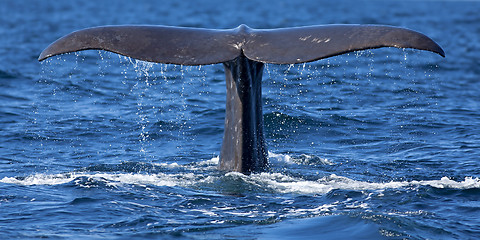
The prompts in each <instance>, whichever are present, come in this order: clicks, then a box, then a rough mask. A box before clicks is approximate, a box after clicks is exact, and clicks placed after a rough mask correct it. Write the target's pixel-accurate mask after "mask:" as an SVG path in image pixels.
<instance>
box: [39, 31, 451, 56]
mask: <svg viewBox="0 0 480 240" xmlns="http://www.w3.org/2000/svg"><path fill="white" fill-rule="evenodd" d="M380 47H397V48H415V49H420V50H427V51H432V52H435V53H438V54H440V55H441V56H443V57H444V56H445V53H444V51H443V50H442V48H441V47H440V46H439V45H438V44H437V43H435V42H434V41H433V40H432V39H430V38H429V37H427V36H425V35H423V34H421V33H419V32H415V31H412V30H409V29H405V28H398V27H390V26H378V25H321V26H308V27H295V28H280V29H272V30H261V29H252V28H249V27H247V26H246V25H240V26H239V27H237V28H234V29H227V30H213V29H199V28H184V27H168V26H104V27H95V28H88V29H84V30H80V31H76V32H73V33H70V34H68V35H66V36H64V37H62V38H60V39H58V40H57V41H55V42H53V43H52V44H51V45H50V46H48V47H47V48H46V49H45V50H44V51H43V52H42V53H41V54H40V57H39V58H38V60H39V61H42V60H44V59H46V58H48V57H52V56H55V55H59V54H63V53H69V52H75V51H81V50H88V49H98V50H106V51H111V52H114V53H118V54H121V55H125V56H128V57H132V58H135V59H139V60H143V61H149V62H157V63H171V64H181V65H206V64H215V63H223V62H227V61H231V60H233V59H235V58H237V57H238V56H240V55H241V54H242V53H243V55H245V56H246V57H247V58H248V59H251V60H254V61H257V62H263V63H275V64H294V63H304V62H311V61H315V60H319V59H322V58H327V57H331V56H335V55H340V54H343V53H347V52H352V51H358V50H363V49H372V48H380Z"/></svg>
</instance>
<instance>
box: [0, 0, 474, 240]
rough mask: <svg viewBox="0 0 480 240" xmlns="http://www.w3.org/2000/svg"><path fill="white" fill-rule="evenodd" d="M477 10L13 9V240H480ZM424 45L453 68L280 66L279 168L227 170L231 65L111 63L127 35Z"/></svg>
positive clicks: (276, 94)
mask: <svg viewBox="0 0 480 240" xmlns="http://www.w3.org/2000/svg"><path fill="white" fill-rule="evenodd" d="M479 12H480V2H476V1H358V0H355V1H342V0H337V1H329V2H321V1H313V0H312V1H291V0H290V1H284V0H282V1H275V2H274V3H272V2H268V1H225V0H218V1H204V2H202V3H196V2H193V1H192V2H190V1H104V0H97V1H33V0H32V1H16V0H10V1H8V0H7V1H2V4H1V5H0V36H1V37H0V62H1V64H0V239H12V238H20V239H33V238H51V239H80V238H82V239H85V238H86V239H131V238H135V239H147V238H154V239H174V238H179V239H226V238H230V239H322V238H323V239H478V238H480V217H479V216H480V215H479V214H480V162H479V160H480V159H479V156H480V137H479V136H480V135H479V133H480V113H479V110H480V81H479V80H480V67H479V66H480V55H479V54H478V53H479V52H480V24H479V23H480V14H478V13H479ZM241 23H245V24H247V25H249V26H250V27H253V28H278V27H291V26H303V25H317V24H331V23H373V24H387V25H395V26H402V27H407V28H411V29H414V30H417V31H420V32H422V33H424V34H426V35H428V36H430V37H431V38H433V39H434V40H435V41H437V42H438V43H439V44H440V45H441V46H442V47H443V48H444V50H445V52H446V54H447V57H446V58H442V57H440V56H438V55H436V54H433V53H430V52H424V51H415V50H408V49H406V50H404V49H390V48H389V49H376V50H371V51H361V52H357V53H351V54H348V55H343V56H338V57H334V58H330V59H324V60H321V61H317V62H313V63H309V64H300V65H280V66H277V65H267V66H266V69H265V73H264V80H263V101H264V104H265V106H264V120H265V127H266V129H265V131H266V139H267V144H268V150H269V160H270V162H271V170H270V171H268V172H265V173H258V174H252V175H249V176H246V175H242V174H239V173H225V172H220V171H218V170H217V169H216V164H217V163H218V155H219V150H220V146H221V141H222V136H223V124H224V123H223V121H224V108H225V82H224V75H223V67H222V66H221V65H210V66H202V67H186V66H175V65H162V64H150V63H146V62H141V61H136V60H135V59H129V58H125V57H120V56H118V55H116V54H112V53H107V52H103V51H85V52H80V53H77V54H66V55H62V56H59V57H54V58H52V59H49V60H47V61H45V62H42V63H39V62H37V60H36V59H37V57H38V55H39V54H40V52H41V51H42V50H43V49H44V48H45V47H46V46H47V45H48V44H50V43H51V42H52V41H54V40H56V39H57V38H59V37H61V36H63V35H65V34H68V33H70V32H72V31H74V30H78V29H82V28H86V27H92V26H98V25H117V24H162V25H173V26H193V27H205V28H233V27H236V26H238V25H239V24H241Z"/></svg>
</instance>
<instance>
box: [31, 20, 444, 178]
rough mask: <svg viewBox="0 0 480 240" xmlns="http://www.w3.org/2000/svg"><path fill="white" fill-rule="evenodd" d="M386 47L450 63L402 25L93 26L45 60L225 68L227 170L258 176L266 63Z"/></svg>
mask: <svg viewBox="0 0 480 240" xmlns="http://www.w3.org/2000/svg"><path fill="white" fill-rule="evenodd" d="M380 47H397V48H415V49H420V50H426V51H431V52H434V53H437V54H439V55H441V56H443V57H445V53H444V51H443V49H442V48H441V47H440V46H439V45H438V44H437V43H435V42H434V41H433V40H432V39H430V38H429V37H427V36H425V35H423V34H421V33H418V32H415V31H412V30H408V29H404V28H398V27H390V26H377V25H325V26H310V27H296V28H281V29H273V30H259V29H252V28H249V27H247V26H246V25H240V26H239V27H237V28H234V29H227V30H212V29H197V28H182V27H167V26H105V27H95V28H89V29H84V30H80V31H77V32H73V33H71V34H68V35H66V36H64V37H62V38H60V39H58V40H57V41H55V42H53V43H52V44H51V45H50V46H48V47H47V48H46V49H45V50H44V51H43V52H42V53H41V54H40V57H39V58H38V60H39V61H42V60H44V59H46V58H48V57H52V56H55V55H59V54H62V53H68V52H75V51H81V50H88V49H98V50H106V51H111V52H114V53H118V54H121V55H125V56H128V57H132V58H135V59H139V60H143V61H149V62H157V63H170V64H181V65H206V64H215V63H223V65H224V68H225V76H226V81H227V104H226V114H225V130H224V136H223V143H222V149H221V153H220V163H219V168H220V169H222V170H227V171H237V172H242V173H250V172H253V171H263V170H265V169H267V168H268V161H267V150H266V144H265V139H264V134H263V117H262V116H263V115H262V102H261V92H262V91H261V80H262V72H263V66H264V63H274V64H295V63H304V62H311V61H315V60H319V59H322V58H327V57H331V56H335V55H340V54H343V53H348V52H352V51H357V50H363V49H372V48H380Z"/></svg>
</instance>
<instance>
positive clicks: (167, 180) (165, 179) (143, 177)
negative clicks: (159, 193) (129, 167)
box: [0, 172, 196, 186]
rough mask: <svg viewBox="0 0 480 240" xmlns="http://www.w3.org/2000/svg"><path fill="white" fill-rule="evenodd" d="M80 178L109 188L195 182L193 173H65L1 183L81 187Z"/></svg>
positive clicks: (11, 179) (12, 178) (6, 180)
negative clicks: (70, 184) (127, 185)
mask: <svg viewBox="0 0 480 240" xmlns="http://www.w3.org/2000/svg"><path fill="white" fill-rule="evenodd" d="M82 177H86V178H88V180H96V181H99V182H104V183H106V184H107V185H109V186H117V185H121V184H132V185H140V186H145V185H154V186H189V185H192V184H194V183H195V182H196V179H195V178H196V176H195V175H194V174H193V173H186V174H170V175H168V174H164V173H158V174H139V173H114V174H112V173H77V172H75V173H65V174H52V175H48V174H41V173H39V174H35V175H32V176H28V177H26V178H15V177H4V178H3V179H1V180H0V182H1V183H10V184H16V185H26V186H30V185H59V184H65V183H68V182H75V183H76V184H78V185H82V183H81V182H82V180H81V178H82ZM84 186H86V185H84Z"/></svg>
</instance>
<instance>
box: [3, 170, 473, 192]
mask: <svg viewBox="0 0 480 240" xmlns="http://www.w3.org/2000/svg"><path fill="white" fill-rule="evenodd" d="M223 177H228V178H229V179H230V180H229V181H237V180H239V181H244V182H246V183H247V184H251V185H255V187H260V188H263V189H265V190H267V191H274V192H279V193H296V194H326V193H328V192H330V191H332V190H335V189H342V190H355V191H376V190H384V189H399V188H414V187H418V186H430V187H434V188H445V189H446V188H450V189H479V188H480V179H479V178H472V177H465V179H464V180H463V181H455V180H452V179H450V178H448V177H442V178H441V179H439V180H414V181H390V182H367V181H357V180H353V179H350V178H347V177H342V176H337V175H335V174H332V175H330V176H326V177H320V178H319V179H317V180H304V179H302V178H300V177H292V176H288V175H286V174H282V173H258V174H251V175H244V174H241V173H235V172H231V173H226V174H225V175H217V176H207V175H205V174H195V173H192V172H189V173H173V174H167V173H156V174H144V173H88V172H72V173H64V174H42V173H38V174H34V175H31V176H27V177H4V178H3V179H0V183H5V184H16V185H27V186H30V185H60V184H65V183H69V182H73V183H75V184H76V185H80V186H82V187H91V186H92V185H91V184H89V183H90V182H100V183H104V184H105V185H107V186H121V185H125V184H127V185H138V186H147V185H149V186H171V187H173V186H180V187H187V188H188V187H195V186H198V184H201V185H205V186H208V185H211V184H216V183H217V182H218V181H217V180H218V179H219V178H223ZM85 178H87V179H85Z"/></svg>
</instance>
